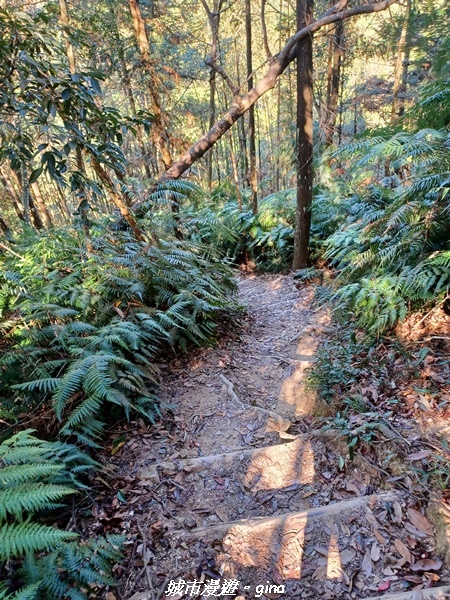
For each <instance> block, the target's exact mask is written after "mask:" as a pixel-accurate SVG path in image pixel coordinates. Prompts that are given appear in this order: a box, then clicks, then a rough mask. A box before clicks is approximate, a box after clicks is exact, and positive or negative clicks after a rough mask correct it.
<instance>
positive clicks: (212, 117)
mask: <svg viewBox="0 0 450 600" xmlns="http://www.w3.org/2000/svg"><path fill="white" fill-rule="evenodd" d="M215 121H216V72H215V71H214V69H211V70H210V72H209V129H211V127H212V126H213V125H214V123H215ZM207 163H208V189H209V190H211V188H212V181H213V153H212V152H208V155H207Z"/></svg>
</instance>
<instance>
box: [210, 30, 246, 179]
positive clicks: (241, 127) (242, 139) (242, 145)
mask: <svg viewBox="0 0 450 600" xmlns="http://www.w3.org/2000/svg"><path fill="white" fill-rule="evenodd" d="M234 56H235V65H236V81H237V84H238V87H239V88H240V87H241V73H240V69H239V53H238V49H237V43H236V40H234ZM210 129H211V127H210ZM238 135H239V151H240V154H241V165H242V180H244V179H246V177H247V173H248V158H247V137H246V135H245V119H240V120H239V123H238Z"/></svg>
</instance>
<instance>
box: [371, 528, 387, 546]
mask: <svg viewBox="0 0 450 600" xmlns="http://www.w3.org/2000/svg"><path fill="white" fill-rule="evenodd" d="M373 535H374V536H375V537H376V538H377V540H378V543H379V544H381V545H382V546H386V544H387V543H388V542H387V540H386V539H385V538H384V537H383V536H382V535H381V533H380V532H379V531H378V529H374V530H373Z"/></svg>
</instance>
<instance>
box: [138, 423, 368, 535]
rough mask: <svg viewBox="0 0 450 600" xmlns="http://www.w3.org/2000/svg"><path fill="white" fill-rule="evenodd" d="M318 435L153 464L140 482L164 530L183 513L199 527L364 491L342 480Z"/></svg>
mask: <svg viewBox="0 0 450 600" xmlns="http://www.w3.org/2000/svg"><path fill="white" fill-rule="evenodd" d="M321 433H322V432H320V431H318V432H317V436H313V435H311V433H310V434H308V435H304V436H299V437H298V438H297V439H295V440H294V441H291V442H289V443H285V444H275V445H272V446H265V447H262V448H252V449H247V450H242V451H235V452H230V453H227V454H219V455H212V456H206V457H199V458H196V459H185V460H182V461H179V462H178V461H175V462H174V461H167V462H164V463H159V464H158V465H154V466H153V467H152V468H151V469H147V470H144V471H142V472H141V478H142V479H143V481H142V483H145V482H148V485H158V497H159V500H160V501H163V503H164V507H165V508H167V509H168V510H169V511H170V513H168V514H169V516H170V514H171V515H172V523H168V525H167V526H168V527H169V528H173V527H174V525H175V526H176V523H175V524H174V523H173V517H176V518H177V519H178V522H179V521H180V520H181V521H183V520H184V516H186V515H188V519H187V523H189V525H188V526H190V527H201V526H208V525H214V524H216V523H220V522H230V521H234V520H237V519H240V518H241V517H242V516H244V515H245V516H246V517H250V518H252V517H265V516H269V515H276V514H280V513H285V512H288V511H299V510H307V509H309V508H313V507H317V506H320V505H327V504H329V503H330V502H337V501H341V500H343V499H348V498H354V497H355V496H362V495H364V494H365V493H367V491H369V490H370V480H367V481H366V482H365V481H363V479H362V478H361V476H359V475H358V474H357V473H353V472H349V473H348V476H347V477H346V478H344V476H343V474H342V473H341V472H340V470H339V457H340V453H339V447H338V445H336V444H334V447H333V449H332V450H330V449H329V448H328V447H327V445H326V443H325V438H324V437H323V436H322V435H321ZM332 480H334V484H331V481H332ZM161 512H163V511H161ZM163 516H164V515H163ZM168 520H169V521H170V519H168ZM176 527H177V526H176Z"/></svg>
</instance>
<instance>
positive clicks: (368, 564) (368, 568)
mask: <svg viewBox="0 0 450 600" xmlns="http://www.w3.org/2000/svg"><path fill="white" fill-rule="evenodd" d="M361 569H362V570H363V571H364V573H365V574H366V575H367V577H369V576H370V575H371V574H372V569H373V563H372V559H371V558H370V550H369V549H368V548H367V550H366V553H365V555H364V559H363V561H362V564H361Z"/></svg>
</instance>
